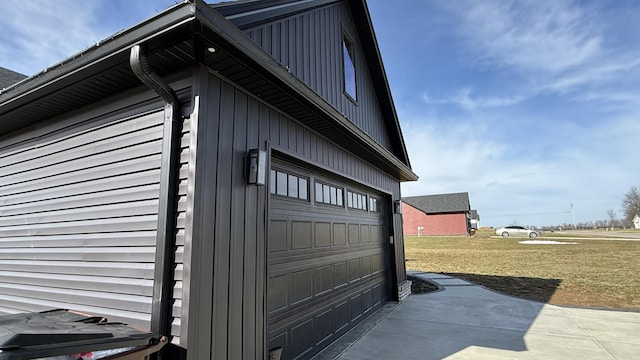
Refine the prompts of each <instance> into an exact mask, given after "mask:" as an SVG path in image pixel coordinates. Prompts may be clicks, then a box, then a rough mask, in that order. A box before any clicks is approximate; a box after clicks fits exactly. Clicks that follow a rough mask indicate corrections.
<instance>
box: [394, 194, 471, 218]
mask: <svg viewBox="0 0 640 360" xmlns="http://www.w3.org/2000/svg"><path fill="white" fill-rule="evenodd" d="M402 201H403V202H404V203H406V204H408V205H411V206H413V207H414V208H416V209H418V210H420V211H423V212H424V213H426V214H437V213H452V212H468V211H471V206H470V205H469V193H467V192H463V193H452V194H438V195H424V196H410V197H403V198H402Z"/></svg>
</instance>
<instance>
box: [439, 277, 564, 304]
mask: <svg viewBox="0 0 640 360" xmlns="http://www.w3.org/2000/svg"><path fill="white" fill-rule="evenodd" d="M443 274H444V275H447V276H453V277H456V278H460V279H462V280H466V281H469V282H472V283H475V284H480V285H482V286H484V287H487V288H489V289H491V290H495V291H499V292H501V293H503V294H506V295H511V296H515V297H520V298H523V299H528V300H534V301H540V302H544V303H548V302H549V300H551V297H552V296H553V294H554V293H555V292H556V290H557V289H558V287H559V286H560V284H561V283H562V280H561V279H540V278H532V277H522V276H497V275H479V274H463V273H443Z"/></svg>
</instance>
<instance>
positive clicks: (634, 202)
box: [622, 186, 640, 224]
mask: <svg viewBox="0 0 640 360" xmlns="http://www.w3.org/2000/svg"><path fill="white" fill-rule="evenodd" d="M622 208H623V209H624V221H625V223H627V224H630V223H631V222H632V221H633V218H634V217H635V216H636V215H640V189H638V187H637V186H632V187H631V189H630V190H629V192H628V193H627V194H626V195H625V196H624V200H623V201H622Z"/></svg>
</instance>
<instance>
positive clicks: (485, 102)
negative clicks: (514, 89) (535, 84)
mask: <svg viewBox="0 0 640 360" xmlns="http://www.w3.org/2000/svg"><path fill="white" fill-rule="evenodd" d="M422 98H423V99H424V101H425V102H426V103H427V104H452V105H457V106H460V107H462V108H463V109H465V110H469V111H473V110H477V109H482V108H496V107H504V106H511V105H516V104H518V103H520V102H521V101H523V100H525V99H526V97H525V96H523V95H516V96H507V97H480V96H473V95H472V94H471V89H470V88H468V87H466V88H462V89H459V90H458V91H457V92H456V93H455V94H454V95H453V96H450V97H444V98H431V97H430V96H429V95H427V94H424V95H423V97H422Z"/></svg>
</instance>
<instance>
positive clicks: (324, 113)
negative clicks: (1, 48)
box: [0, 0, 417, 181]
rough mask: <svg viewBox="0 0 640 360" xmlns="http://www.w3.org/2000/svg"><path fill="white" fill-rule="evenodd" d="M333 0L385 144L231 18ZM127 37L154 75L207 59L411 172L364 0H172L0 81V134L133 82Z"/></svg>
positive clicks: (337, 137) (335, 136) (377, 159)
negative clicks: (351, 29) (350, 27)
mask: <svg viewBox="0 0 640 360" xmlns="http://www.w3.org/2000/svg"><path fill="white" fill-rule="evenodd" d="M336 1H346V2H347V3H348V5H349V9H350V11H351V12H352V18H353V19H354V21H355V23H356V27H357V29H358V35H359V37H360V39H361V42H362V48H363V49H364V51H365V52H366V54H367V56H366V58H367V61H368V62H369V71H370V73H371V77H372V79H374V82H375V83H374V86H375V88H376V91H377V96H378V102H379V104H380V107H381V110H382V112H383V114H384V118H385V121H386V122H387V129H388V132H389V137H390V138H391V139H392V149H391V150H389V149H386V148H384V147H383V146H382V145H380V144H378V143H377V142H376V141H375V140H374V139H372V138H371V137H370V136H369V135H367V134H366V133H365V132H364V131H362V129H360V128H358V127H357V126H356V125H355V124H353V123H352V122H351V121H349V119H347V118H346V116H345V115H343V114H341V113H340V112H339V111H338V110H336V109H335V108H333V107H332V106H331V105H329V104H328V103H327V102H326V101H324V99H322V98H321V97H320V96H319V95H318V94H317V93H315V92H314V91H313V90H311V89H310V88H309V87H308V86H307V85H306V84H304V83H303V82H302V81H301V80H299V79H297V78H296V77H294V76H291V74H290V73H289V72H288V71H287V69H286V68H285V67H283V66H281V65H280V64H278V63H277V62H276V61H275V59H273V57H271V56H270V55H269V54H268V53H267V52H265V51H264V50H263V49H262V48H260V47H259V46H258V44H256V43H255V42H254V41H253V40H251V39H250V38H249V37H247V36H246V35H245V34H244V33H243V32H242V30H241V29H240V28H239V27H238V26H236V25H234V23H233V22H235V23H237V24H238V25H239V26H246V25H247V24H250V22H249V20H250V21H253V22H255V21H268V20H270V19H271V20H273V19H274V18H276V17H282V16H286V15H287V14H289V15H290V14H292V13H295V12H300V11H304V9H308V8H310V7H314V6H322V5H326V4H328V3H332V2H336ZM214 8H215V9H218V10H220V11H222V12H223V13H225V14H227V16H229V18H230V19H226V18H225V17H224V16H222V15H221V14H220V13H219V12H218V11H217V10H215V9H214ZM243 24H244V25H243ZM137 44H141V45H143V46H144V47H145V48H146V51H145V52H146V54H147V57H148V62H149V65H150V66H151V67H152V68H153V69H154V70H155V72H156V73H157V74H158V75H160V76H163V75H168V74H172V73H175V72H177V71H180V70H184V69H187V68H188V67H190V66H193V65H196V64H198V63H201V64H204V65H206V66H210V67H214V65H215V69H216V72H217V73H219V74H220V75H221V76H223V77H226V78H227V79H229V80H231V81H233V82H235V83H236V84H238V85H239V86H241V87H243V88H245V89H246V90H248V91H250V92H253V93H256V94H260V97H261V98H262V99H264V100H265V101H267V102H269V103H271V104H274V105H276V106H278V107H279V109H280V110H282V111H284V112H285V113H288V114H290V116H292V117H294V118H296V119H298V120H299V121H301V122H303V123H305V124H308V125H309V126H310V127H312V128H314V130H315V129H321V130H316V131H318V132H319V133H320V134H321V135H323V136H325V137H328V138H330V139H332V140H333V141H335V142H336V143H339V144H341V145H342V146H343V147H345V148H346V149H347V150H349V151H351V152H353V153H354V154H355V155H357V156H359V157H361V158H365V159H369V161H370V162H371V163H372V164H374V165H375V166H377V167H379V168H381V169H382V170H384V171H386V172H387V173H389V174H391V175H393V176H394V177H396V178H398V179H399V180H401V181H407V180H417V175H415V174H414V173H413V171H412V170H411V166H410V163H409V158H408V155H407V151H406V148H405V144H404V140H403V138H402V133H401V131H400V126H399V122H398V117H397V114H396V111H395V107H394V105H393V99H392V98H391V92H390V90H389V85H388V82H387V78H386V74H385V72H384V67H383V65H382V60H381V57H380V53H379V50H378V47H377V42H376V40H375V34H374V33H373V27H372V25H371V19H370V16H369V12H368V9H367V5H366V3H365V0H333V1H329V0H301V1H291V0H264V1H241V2H237V3H223V4H220V5H216V6H215V7H212V6H209V5H207V4H206V3H204V2H203V1H202V0H185V1H182V2H181V3H178V4H176V5H173V6H171V7H170V8H168V9H166V10H164V11H162V12H160V13H158V14H156V15H155V16H153V17H151V18H149V19H147V20H145V21H143V22H141V23H139V24H137V25H135V26H133V27H131V28H129V29H126V30H123V31H121V32H118V33H117V34H115V35H113V36H111V37H110V38H107V39H105V40H103V41H101V42H99V43H97V44H96V46H93V47H91V48H89V49H87V50H85V51H83V52H81V53H78V54H76V55H73V56H72V57H70V58H69V59H66V60H64V61H62V62H61V63H59V64H57V65H54V66H52V67H50V68H48V69H45V70H43V71H42V72H40V73H38V74H36V75H34V76H32V77H30V78H28V79H26V80H24V81H22V82H20V83H19V84H17V85H13V86H10V87H9V88H8V89H4V90H0V134H8V133H10V132H11V131H13V130H17V129H20V128H23V127H26V126H30V125H33V124H35V123H37V122H39V121H44V120H47V119H50V118H52V117H55V116H57V115H61V114H64V113H66V112H69V111H72V110H75V109H78V108H80V107H82V106H85V105H88V104H91V103H93V102H96V101H99V100H101V99H104V98H107V97H109V96H112V95H115V94H117V93H119V92H122V91H124V90H126V89H129V88H133V87H136V86H140V84H141V82H140V80H139V79H138V78H137V77H136V76H135V75H134V74H133V72H132V70H131V68H130V65H129V52H130V49H131V47H132V46H133V45H137ZM210 47H212V48H215V49H216V51H215V52H214V53H209V52H208V51H207V50H206V49H207V48H210ZM327 124H330V125H331V126H326V125H327Z"/></svg>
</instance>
